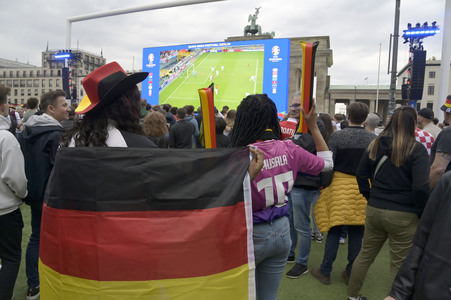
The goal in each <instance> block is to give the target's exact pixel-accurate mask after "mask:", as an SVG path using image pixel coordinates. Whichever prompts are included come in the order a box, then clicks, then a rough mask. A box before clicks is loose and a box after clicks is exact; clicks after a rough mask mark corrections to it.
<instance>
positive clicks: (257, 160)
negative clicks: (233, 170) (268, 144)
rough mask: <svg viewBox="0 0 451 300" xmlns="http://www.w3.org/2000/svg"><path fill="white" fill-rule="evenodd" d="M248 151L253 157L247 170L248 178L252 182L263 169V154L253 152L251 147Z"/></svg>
mask: <svg viewBox="0 0 451 300" xmlns="http://www.w3.org/2000/svg"><path fill="white" fill-rule="evenodd" d="M249 151H251V153H252V156H253V157H252V160H251V164H250V165H249V168H248V169H247V170H248V172H249V176H250V177H251V182H252V181H254V179H255V178H256V177H257V175H258V173H260V171H261V169H262V168H263V160H264V158H265V157H264V155H263V152H261V151H260V150H254V149H252V148H251V147H249Z"/></svg>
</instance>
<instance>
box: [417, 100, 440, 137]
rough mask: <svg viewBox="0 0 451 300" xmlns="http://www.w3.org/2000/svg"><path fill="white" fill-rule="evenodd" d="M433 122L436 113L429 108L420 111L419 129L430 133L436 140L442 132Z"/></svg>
mask: <svg viewBox="0 0 451 300" xmlns="http://www.w3.org/2000/svg"><path fill="white" fill-rule="evenodd" d="M433 120H434V112H433V111H432V109H430V108H427V107H425V108H422V109H420V111H419V112H418V127H420V128H421V129H423V130H424V131H426V132H428V133H430V134H431V135H432V136H433V137H434V139H436V138H437V136H438V135H439V134H440V132H441V131H442V130H441V129H440V127H438V126H437V125H435V124H434V123H433V122H432V121H433Z"/></svg>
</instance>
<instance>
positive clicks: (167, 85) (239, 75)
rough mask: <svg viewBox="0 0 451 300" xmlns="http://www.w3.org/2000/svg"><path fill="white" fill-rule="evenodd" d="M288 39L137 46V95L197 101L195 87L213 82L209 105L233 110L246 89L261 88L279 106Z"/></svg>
mask: <svg viewBox="0 0 451 300" xmlns="http://www.w3.org/2000/svg"><path fill="white" fill-rule="evenodd" d="M289 58H290V40H289V39H269V40H252V41H238V42H212V43H204V44H187V45H177V46H165V47H155V48H144V49H143V67H142V70H143V71H144V72H149V76H148V77H147V79H146V80H144V81H143V82H142V98H145V99H146V100H147V102H148V103H150V104H152V105H155V104H160V105H163V104H165V103H169V104H171V105H172V106H176V107H183V106H185V105H189V104H191V105H194V107H196V108H197V107H199V106H200V101H199V95H198V92H197V90H198V89H200V88H205V87H207V86H209V85H210V84H211V83H212V82H213V83H214V87H215V90H214V92H215V106H216V107H217V108H218V109H219V110H220V109H221V108H222V107H223V106H224V105H227V106H229V107H230V108H231V109H232V108H233V109H235V108H236V107H237V106H238V105H239V104H240V102H241V100H242V99H243V98H245V97H246V96H247V95H250V94H256V93H264V94H268V96H269V97H270V98H271V99H272V100H273V101H274V102H275V103H276V105H277V109H278V111H285V110H286V108H287V100H288V70H289Z"/></svg>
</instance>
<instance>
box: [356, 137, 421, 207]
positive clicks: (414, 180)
mask: <svg viewBox="0 0 451 300" xmlns="http://www.w3.org/2000/svg"><path fill="white" fill-rule="evenodd" d="M391 145H392V138H391V137H388V136H382V137H381V138H380V140H379V145H378V153H377V155H376V156H377V157H376V161H374V160H371V159H370V158H369V152H368V151H365V153H364V154H363V156H362V159H361V161H360V164H359V167H358V168H357V173H356V177H357V182H358V184H359V189H360V193H362V195H363V196H364V197H365V198H366V199H368V205H370V206H372V207H376V208H381V209H389V210H396V211H404V212H414V213H417V214H418V215H421V213H422V211H423V209H424V206H425V205H426V201H427V199H428V197H429V163H428V162H429V158H428V153H427V150H426V148H425V147H424V146H423V145H422V144H421V143H419V142H416V144H415V148H414V150H413V152H412V154H411V155H410V156H409V158H408V159H407V161H406V162H405V163H404V164H403V165H402V166H400V167H396V166H395V165H394V164H392V162H391V151H392V149H391ZM384 155H387V156H388V158H387V160H386V161H385V162H384V163H383V164H382V165H381V167H380V169H379V171H378V173H377V175H376V178H373V174H374V171H375V169H376V166H377V164H378V163H379V160H380V159H381V158H382V157H383V156H384ZM368 179H369V180H370V181H371V188H370V183H369V181H368Z"/></svg>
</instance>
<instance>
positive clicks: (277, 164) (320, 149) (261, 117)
mask: <svg viewBox="0 0 451 300" xmlns="http://www.w3.org/2000/svg"><path fill="white" fill-rule="evenodd" d="M303 114H304V118H305V121H306V124H307V126H308V128H309V129H310V132H311V133H312V136H313V139H314V141H315V145H316V149H317V155H313V154H311V153H309V152H307V151H306V150H304V149H303V148H301V147H299V146H296V145H295V144H294V143H293V142H292V141H291V140H284V141H281V140H280V137H281V130H280V125H279V120H278V118H277V108H276V106H275V104H274V102H273V101H272V100H271V99H270V98H269V97H268V96H267V95H265V94H263V95H262V94H257V95H249V96H247V97H246V98H245V99H243V101H242V102H241V104H240V105H239V106H238V109H237V115H236V120H235V126H234V130H233V133H232V146H233V147H240V146H248V145H249V146H250V147H251V148H254V149H258V150H260V151H262V152H263V153H264V164H263V169H262V170H261V172H260V173H259V174H258V175H257V177H256V178H255V180H254V181H253V182H252V187H251V193H252V210H253V223H254V232H253V239H254V255H255V265H256V272H255V273H256V275H255V277H256V289H257V299H258V300H262V299H265V300H266V299H268V300H269V299H271V300H273V299H276V298H277V290H278V287H279V283H280V279H281V277H282V273H283V269H284V267H285V263H286V260H287V257H288V252H289V250H290V246H291V239H290V226H289V223H288V205H287V203H288V196H287V195H288V194H289V192H290V190H291V188H292V187H293V182H294V180H295V178H296V176H297V173H298V172H303V173H305V174H311V175H315V176H317V175H319V174H320V173H321V172H322V171H328V170H331V169H332V168H333V162H332V154H331V152H330V151H328V148H327V145H326V142H325V141H324V139H323V137H322V136H321V133H320V131H319V129H318V126H317V124H316V119H317V114H316V109H315V105H312V107H311V110H310V112H309V114H308V115H307V114H306V113H305V111H304V110H303Z"/></svg>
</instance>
